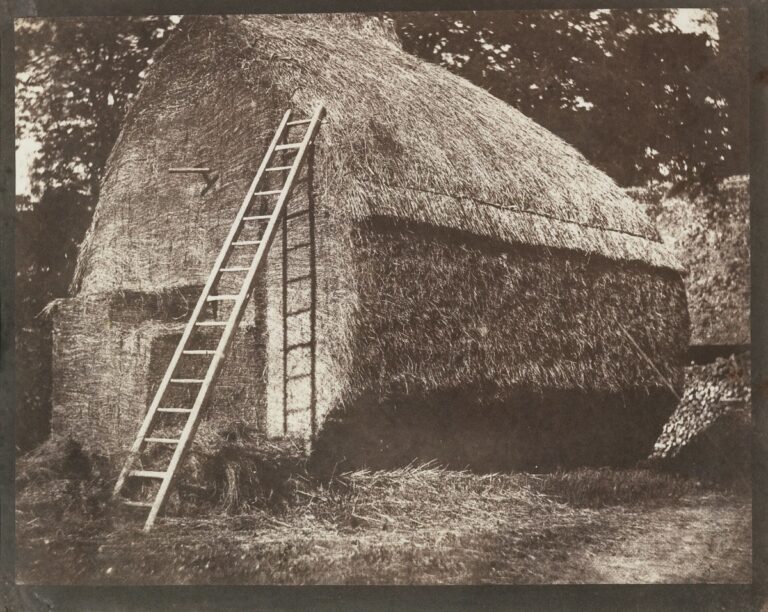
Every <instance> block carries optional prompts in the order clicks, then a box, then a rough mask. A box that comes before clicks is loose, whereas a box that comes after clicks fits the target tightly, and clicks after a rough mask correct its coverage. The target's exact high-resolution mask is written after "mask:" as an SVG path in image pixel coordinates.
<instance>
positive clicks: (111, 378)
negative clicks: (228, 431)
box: [52, 293, 265, 455]
mask: <svg viewBox="0 0 768 612" xmlns="http://www.w3.org/2000/svg"><path fill="white" fill-rule="evenodd" d="M187 303H188V301H187V297H184V296H175V297H171V298H168V297H166V298H162V299H161V298H160V297H159V296H151V297H150V296H143V295H141V294H128V295H125V294H114V293H113V294H107V295H102V296H91V297H89V298H73V299H67V300H62V301H61V302H59V303H58V304H57V307H56V309H55V311H54V313H53V328H54V348H53V363H54V366H53V381H54V384H53V426H52V428H53V430H54V431H56V432H57V433H59V434H62V435H71V436H72V437H73V438H75V439H77V440H79V441H81V442H82V444H83V445H84V446H85V447H86V448H88V449H89V450H92V451H95V452H100V453H104V454H107V455H114V454H115V453H118V452H120V451H124V450H125V449H126V448H127V447H129V446H130V444H131V443H132V441H133V438H134V436H135V434H136V430H137V428H138V425H139V423H140V422H141V419H142V417H143V415H144V414H145V412H146V409H147V407H148V405H149V403H150V401H151V400H152V397H153V396H154V392H155V390H156V388H157V385H158V383H159V380H160V377H161V376H162V374H163V373H164V371H165V367H166V366H167V364H168V361H169V360H170V356H171V354H172V352H173V350H174V349H175V347H176V342H177V341H178V338H179V336H180V334H181V330H182V328H183V324H182V323H181V322H174V321H173V318H175V317H179V318H181V319H182V320H183V319H184V318H186V316H187V314H188V310H187V308H186V307H185V305H186V304H187ZM263 344H264V340H263V323H262V324H261V325H248V326H245V325H243V326H242V327H241V328H240V330H239V331H238V335H237V338H236V341H235V343H234V345H233V348H232V352H231V354H230V358H229V359H228V361H227V363H226V365H225V367H224V370H223V373H222V376H221V378H220V381H219V384H218V385H217V387H216V390H215V392H214V394H213V399H212V403H211V405H212V406H215V412H216V417H215V418H216V419H222V421H223V422H234V421H247V422H249V423H253V424H257V425H261V426H262V427H263V423H264V418H265V417H264V413H265V407H264V386H265V380H264V378H265V377H264V363H263V354H264V348H263ZM192 359H194V358H192ZM185 366H186V368H187V369H186V370H185V371H184V372H183V374H189V375H190V376H193V375H194V374H196V373H197V371H196V370H195V364H194V363H187V364H185ZM178 399H181V398H178ZM186 405H191V404H189V403H187V404H186ZM160 425H161V426H165V425H169V426H170V425H171V423H161V424H160ZM206 427H207V426H206V425H205V421H204V424H203V426H202V430H203V431H202V435H203V437H204V436H205V432H204V430H205V429H206ZM176 430H177V431H178V427H177V429H176Z"/></svg>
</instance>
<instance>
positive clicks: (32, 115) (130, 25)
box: [16, 17, 172, 197]
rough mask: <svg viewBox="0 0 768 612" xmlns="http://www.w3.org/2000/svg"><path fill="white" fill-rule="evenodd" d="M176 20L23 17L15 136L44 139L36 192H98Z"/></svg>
mask: <svg viewBox="0 0 768 612" xmlns="http://www.w3.org/2000/svg"><path fill="white" fill-rule="evenodd" d="M171 25H172V24H171V22H170V21H169V19H168V18H167V17H141V18H125V17H121V18H118V17H114V18H98V19H94V18H90V19H88V18H78V19H46V20H38V19H34V20H31V19H30V20H21V21H19V22H18V25H17V28H16V43H17V44H16V74H17V87H16V107H17V123H16V125H17V138H21V137H24V136H27V137H32V138H34V139H36V140H37V142H38V143H39V144H40V151H39V155H38V156H37V158H36V159H35V160H34V163H33V165H32V168H31V177H30V178H31V185H32V192H33V195H35V196H37V197H39V196H41V195H42V194H43V193H44V191H45V190H46V189H57V190H58V189H62V188H64V189H67V190H69V191H75V192H79V193H83V194H87V195H90V196H96V195H98V187H99V181H100V179H101V173H102V170H103V169H104V166H105V164H106V160H107V156H108V155H109V151H110V150H111V148H112V145H113V144H114V142H115V139H116V138H117V135H118V132H119V129H120V122H121V120H122V118H123V116H124V115H125V111H126V108H127V106H128V104H129V103H130V101H131V99H132V98H133V96H134V95H135V94H136V91H137V89H138V87H139V84H140V81H141V77H142V76H143V70H144V69H145V68H146V67H147V65H148V63H149V62H150V61H151V55H152V53H153V52H154V50H155V49H156V48H157V46H158V45H159V44H160V43H162V41H163V40H164V39H165V37H166V31H167V30H168V28H169V27H170V26H171Z"/></svg>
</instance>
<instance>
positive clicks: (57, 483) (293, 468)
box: [16, 423, 314, 526]
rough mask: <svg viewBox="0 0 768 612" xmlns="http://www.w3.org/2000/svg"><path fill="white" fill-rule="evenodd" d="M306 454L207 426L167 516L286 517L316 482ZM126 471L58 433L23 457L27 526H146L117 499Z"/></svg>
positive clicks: (234, 428) (242, 431) (21, 511)
mask: <svg viewBox="0 0 768 612" xmlns="http://www.w3.org/2000/svg"><path fill="white" fill-rule="evenodd" d="M306 457H307V455H306V452H305V450H304V449H303V448H302V447H301V446H298V445H296V444H295V443H294V442H293V441H290V440H283V441H269V440H266V439H265V438H264V436H263V435H262V434H259V433H258V432H255V431H254V430H253V428H251V427H248V426H247V425H244V424H243V423H233V424H230V425H229V426H227V427H224V428H221V429H218V430H216V431H211V430H207V431H204V434H203V435H202V436H201V437H199V438H198V439H197V441H196V444H195V446H194V448H193V451H192V452H191V454H190V456H189V459H188V461H187V463H186V464H185V466H184V468H183V469H182V470H180V471H179V474H178V479H177V481H176V482H177V484H176V487H175V490H174V492H173V493H172V494H171V496H170V498H169V502H168V504H167V506H166V511H165V514H166V515H170V516H179V515H181V516H194V515H196V514H199V515H211V514H213V515H216V514H220V515H221V514H226V515H230V514H239V513H242V512H247V511H249V510H252V509H257V508H261V509H266V510H269V511H270V512H273V513H277V514H279V513H280V512H282V511H284V510H285V509H286V508H287V507H288V506H289V505H291V504H295V503H297V501H298V500H299V496H300V495H301V492H302V491H304V490H306V489H309V488H311V487H312V486H314V481H313V479H312V478H311V477H310V475H309V474H308V472H307V463H306ZM119 468H120V465H118V464H116V462H115V461H114V457H108V456H105V455H102V454H100V453H96V452H88V451H86V450H84V449H83V446H82V445H81V444H80V443H79V442H78V441H76V440H73V439H72V438H68V437H64V436H60V435H57V434H54V435H52V436H51V437H50V438H49V440H47V441H46V442H45V443H44V444H42V445H41V446H39V447H38V448H37V449H35V450H34V451H32V452H31V453H28V454H26V455H23V456H22V457H21V458H20V459H19V460H18V462H17V469H16V506H17V515H18V520H20V521H24V522H25V525H26V526H29V525H30V524H34V523H37V522H39V521H40V520H42V519H43V518H45V519H50V520H53V521H66V520H74V521H82V520H84V519H87V520H92V521H97V522H102V523H103V522H106V523H107V524H109V523H112V522H113V521H117V524H123V523H124V522H125V521H126V520H127V521H135V522H137V523H138V518H137V517H138V516H139V515H137V511H136V510H135V509H130V508H125V507H123V506H122V505H121V504H116V503H114V502H113V500H112V499H111V496H112V489H113V487H114V485H115V480H116V478H117V473H118V470H119ZM132 493H136V495H134V496H133V498H134V499H145V500H146V501H150V500H151V498H149V497H148V495H147V494H148V493H149V492H148V491H132ZM142 494H144V495H142Z"/></svg>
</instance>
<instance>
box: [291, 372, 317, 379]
mask: <svg viewBox="0 0 768 612" xmlns="http://www.w3.org/2000/svg"><path fill="white" fill-rule="evenodd" d="M311 375H312V374H311V373H309V372H307V373H305V374H292V375H291V376H286V377H285V380H298V379H299V378H308V377H309V376H311Z"/></svg>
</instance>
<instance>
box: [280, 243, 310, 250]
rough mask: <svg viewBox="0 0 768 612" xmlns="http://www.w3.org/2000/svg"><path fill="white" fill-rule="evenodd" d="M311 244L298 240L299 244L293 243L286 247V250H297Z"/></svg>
mask: <svg viewBox="0 0 768 612" xmlns="http://www.w3.org/2000/svg"><path fill="white" fill-rule="evenodd" d="M309 246H312V243H311V242H300V243H299V244H294V245H293V246H289V247H287V248H286V249H285V250H286V251H298V250H299V249H304V248H306V247H309Z"/></svg>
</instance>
